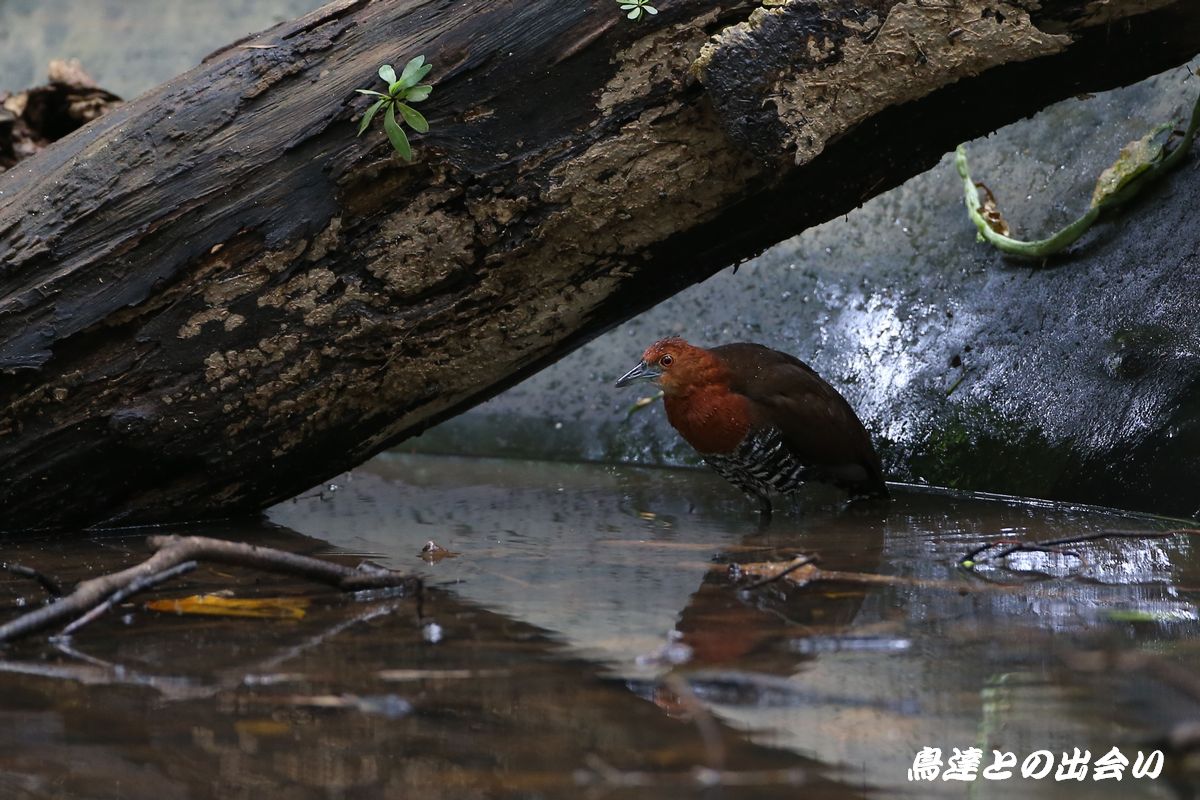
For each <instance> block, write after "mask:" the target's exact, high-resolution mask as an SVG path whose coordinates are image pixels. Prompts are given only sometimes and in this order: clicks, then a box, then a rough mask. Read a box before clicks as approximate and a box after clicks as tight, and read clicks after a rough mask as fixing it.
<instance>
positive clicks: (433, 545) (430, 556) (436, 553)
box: [421, 539, 458, 564]
mask: <svg viewBox="0 0 1200 800" xmlns="http://www.w3.org/2000/svg"><path fill="white" fill-rule="evenodd" d="M457 555H458V553H456V552H454V551H453V550H447V549H446V548H444V547H442V546H441V545H440V544H438V543H437V542H435V541H434V540H433V539H430V540H429V541H428V542H426V543H425V546H424V547H422V548H421V558H422V559H423V560H424V561H426V562H428V563H430V564H436V563H437V562H439V561H441V560H442V559H443V558H454V557H455V556H457Z"/></svg>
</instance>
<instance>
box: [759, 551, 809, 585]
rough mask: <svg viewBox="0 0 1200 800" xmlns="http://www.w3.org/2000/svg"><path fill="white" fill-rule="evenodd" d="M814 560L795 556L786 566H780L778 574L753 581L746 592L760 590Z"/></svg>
mask: <svg viewBox="0 0 1200 800" xmlns="http://www.w3.org/2000/svg"><path fill="white" fill-rule="evenodd" d="M815 560H816V559H815V558H814V557H813V556H810V555H800V556H796V557H795V558H793V559H792V560H791V561H789V562H787V564H784V565H782V567H781V568H780V570H779V572H775V573H773V574H770V575H768V576H767V577H765V578H762V579H760V580H757V581H755V582H754V583H752V584H750V585H749V586H747V587H746V590H747V591H749V590H750V589H761V588H762V587H764V586H766V585H767V584H768V583H774V582H775V581H777V580H780V579H782V578H785V577H787V576H788V575H790V574H792V573H793V572H795V571H796V570H798V569H800V568H801V567H804V566H808V565H809V564H811V563H813V561H815Z"/></svg>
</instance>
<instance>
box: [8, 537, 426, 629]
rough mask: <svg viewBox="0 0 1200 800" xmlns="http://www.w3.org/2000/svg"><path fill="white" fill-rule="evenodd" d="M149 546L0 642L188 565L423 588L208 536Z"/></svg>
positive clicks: (154, 540) (336, 583) (360, 585)
mask: <svg viewBox="0 0 1200 800" xmlns="http://www.w3.org/2000/svg"><path fill="white" fill-rule="evenodd" d="M148 542H149V545H150V546H151V547H153V548H155V549H156V550H157V551H158V552H156V553H155V554H154V555H152V556H151V557H150V558H148V559H146V560H145V561H143V562H142V563H140V564H136V565H134V566H132V567H129V568H128V569H124V570H122V571H120V572H113V573H110V574H108V575H101V576H100V577H98V578H92V579H91V580H86V581H81V582H80V583H79V584H78V585H77V586H76V587H75V590H74V591H72V592H71V593H70V594H69V595H67V596H66V597H63V598H61V599H59V600H57V601H55V602H53V603H51V604H50V605H47V606H43V607H42V608H39V609H37V610H36V611H31V612H29V613H28V614H23V615H22V616H20V617H17V618H16V619H14V620H10V621H9V622H7V623H5V624H4V625H0V642H9V641H12V640H13V639H17V638H20V637H22V636H27V635H29V634H31V633H35V632H37V631H40V630H43V629H45V628H47V627H50V626H51V625H55V624H57V623H59V622H62V621H64V620H66V619H68V618H71V617H77V616H79V615H81V614H86V613H87V612H88V611H90V610H91V609H93V608H94V607H96V606H97V605H100V604H102V603H103V602H104V601H105V599H106V598H108V597H109V596H110V595H113V594H114V593H116V592H118V591H120V590H122V589H126V588H128V587H129V586H131V585H133V584H134V583H135V582H137V581H138V580H141V579H144V578H147V577H150V576H154V575H158V574H159V573H162V572H165V571H167V570H170V569H172V568H174V567H177V566H179V565H180V564H183V563H185V562H188V561H203V562H210V563H218V564H230V565H232V566H238V567H247V568H250V569H258V570H262V571H264V572H273V573H278V574H283V575H295V576H298V577H301V578H307V579H308V580H311V581H315V582H317V583H324V584H327V585H330V586H333V587H335V588H337V589H340V590H342V591H347V592H348V591H356V590H359V589H377V588H383V587H403V588H404V589H405V590H406V591H412V592H418V593H419V591H420V587H421V581H420V579H419V578H414V577H412V576H409V575H405V574H403V573H400V572H395V571H393V570H390V569H385V568H383V567H380V566H377V565H374V564H360V565H359V566H358V567H357V568H353V567H347V566H343V565H341V564H335V563H333V562H331V561H324V560H322V559H319V558H310V557H308V556H301V555H297V554H295V553H288V552H286V551H283V550H275V549H273V548H269V547H259V546H257V545H251V544H243V543H241V542H229V541H225V540H223V539H211V538H208V537H205V536H151V537H150V539H149V540H148Z"/></svg>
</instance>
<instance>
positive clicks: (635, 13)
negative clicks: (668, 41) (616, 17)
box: [617, 0, 658, 20]
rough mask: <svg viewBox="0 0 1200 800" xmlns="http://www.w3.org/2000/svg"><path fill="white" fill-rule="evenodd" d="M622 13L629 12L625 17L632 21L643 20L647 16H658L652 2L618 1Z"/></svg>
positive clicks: (648, 0) (642, 0) (646, 0)
mask: <svg viewBox="0 0 1200 800" xmlns="http://www.w3.org/2000/svg"><path fill="white" fill-rule="evenodd" d="M617 2H618V3H620V4H621V10H622V11H628V12H629V13H628V14H626V15H625V16H627V17H629V18H630V19H635V20H636V19H641V18H642V17H643V16H645V15H646V14H657V13H658V9H657V8H655V7H654V6H652V5H650V0H617Z"/></svg>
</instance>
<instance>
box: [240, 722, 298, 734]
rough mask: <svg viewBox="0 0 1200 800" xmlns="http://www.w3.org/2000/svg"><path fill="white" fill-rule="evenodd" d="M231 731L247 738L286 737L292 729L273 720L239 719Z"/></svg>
mask: <svg viewBox="0 0 1200 800" xmlns="http://www.w3.org/2000/svg"><path fill="white" fill-rule="evenodd" d="M233 729H234V730H236V731H237V732H238V733H241V734H244V735H247V736H263V737H266V736H287V735H288V734H289V733H291V732H292V728H291V726H290V725H288V724H287V723H285V722H279V721H278V720H273V719H239V720H238V721H236V722H234V723H233Z"/></svg>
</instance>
